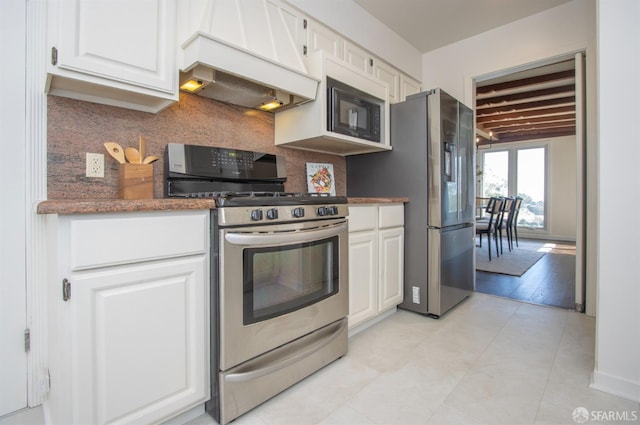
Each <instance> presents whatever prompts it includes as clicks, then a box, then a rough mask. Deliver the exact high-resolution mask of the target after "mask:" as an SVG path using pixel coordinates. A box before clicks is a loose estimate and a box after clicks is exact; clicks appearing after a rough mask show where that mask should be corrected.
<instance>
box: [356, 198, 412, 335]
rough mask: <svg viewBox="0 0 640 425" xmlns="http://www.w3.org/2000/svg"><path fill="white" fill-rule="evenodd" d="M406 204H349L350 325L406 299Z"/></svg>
mask: <svg viewBox="0 0 640 425" xmlns="http://www.w3.org/2000/svg"><path fill="white" fill-rule="evenodd" d="M403 282H404V206H403V205H402V204H384V205H383V204H363V205H352V206H349V329H354V328H356V327H358V326H360V325H364V324H365V323H366V322H368V321H371V320H373V319H375V318H376V317H378V316H380V315H381V314H383V313H385V312H387V311H389V310H390V309H393V308H395V307H396V306H397V305H398V304H400V303H401V302H402V300H403Z"/></svg>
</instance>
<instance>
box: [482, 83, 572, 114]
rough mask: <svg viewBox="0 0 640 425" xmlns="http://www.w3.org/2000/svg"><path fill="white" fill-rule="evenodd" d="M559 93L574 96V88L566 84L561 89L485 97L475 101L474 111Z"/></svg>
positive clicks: (553, 88)
mask: <svg viewBox="0 0 640 425" xmlns="http://www.w3.org/2000/svg"><path fill="white" fill-rule="evenodd" d="M561 93H567V94H570V95H575V86H574V85H573V84H568V85H565V86H561V87H552V88H549V89H542V90H533V91H527V92H522V93H514V94H507V95H502V96H494V97H487V98H482V99H476V109H480V108H484V107H488V106H491V105H497V104H500V103H503V102H514V101H518V100H523V99H531V98H535V97H543V96H553V95H557V94H561Z"/></svg>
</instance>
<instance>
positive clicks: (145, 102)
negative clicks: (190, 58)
mask: <svg viewBox="0 0 640 425" xmlns="http://www.w3.org/2000/svg"><path fill="white" fill-rule="evenodd" d="M48 14H49V15H48V25H49V27H48V29H47V32H48V40H47V45H48V49H49V52H51V57H50V58H49V59H48V68H47V72H48V78H47V91H48V93H50V94H54V95H60V96H66V97H71V98H75V99H81V100H87V101H92V102H96V103H103V104H108V105H113V106H121V107H125V108H130V109H136V110H140V111H145V112H158V111H159V110H161V109H162V108H164V107H166V106H167V105H169V104H171V103H173V102H174V101H177V100H178V92H177V74H178V71H177V67H176V60H175V52H176V2H175V0H130V1H126V2H105V1H95V0H51V1H50V2H49V7H48Z"/></svg>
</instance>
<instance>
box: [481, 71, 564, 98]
mask: <svg viewBox="0 0 640 425" xmlns="http://www.w3.org/2000/svg"><path fill="white" fill-rule="evenodd" d="M568 78H575V71H574V70H573V69H571V70H568V71H560V72H554V73H551V74H546V75H540V76H537V77H529V78H522V79H520V80H513V81H506V82H504V83H496V84H490V85H487V86H482V87H477V88H476V95H484V94H489V93H493V92H499V91H501V90H509V89H513V88H516V87H523V86H531V85H534V84H541V83H548V82H551V81H557V80H564V79H568Z"/></svg>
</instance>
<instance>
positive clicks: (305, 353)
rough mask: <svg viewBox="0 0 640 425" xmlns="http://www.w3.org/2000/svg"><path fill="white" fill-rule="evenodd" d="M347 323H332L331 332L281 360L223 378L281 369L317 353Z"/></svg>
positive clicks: (229, 379) (234, 379) (236, 378)
mask: <svg viewBox="0 0 640 425" xmlns="http://www.w3.org/2000/svg"><path fill="white" fill-rule="evenodd" d="M347 323H348V321H347V320H341V321H340V323H336V324H334V325H333V327H334V329H331V330H330V332H331V333H330V334H329V335H326V333H323V334H322V335H320V336H319V338H318V340H317V341H315V342H312V343H311V344H309V345H308V346H306V347H305V349H304V350H302V351H298V352H297V353H295V354H293V355H291V356H288V357H285V358H283V359H282V360H280V361H276V362H274V363H271V364H269V365H268V366H265V367H260V368H258V369H253V370H249V371H247V372H237V373H230V374H229V375H227V376H225V378H224V380H225V381H227V382H247V381H253V380H255V379H258V378H261V377H263V376H266V375H269V374H271V373H274V372H277V371H279V370H282V369H284V368H286V367H288V366H290V365H292V364H295V363H297V362H299V361H300V360H302V359H304V358H306V357H309V356H310V355H312V354H314V353H317V352H318V351H319V350H320V349H321V348H322V347H325V346H326V345H328V344H330V343H331V342H333V340H335V339H336V338H337V337H338V336H339V335H340V334H342V332H344V328H345V327H346V326H347Z"/></svg>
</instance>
